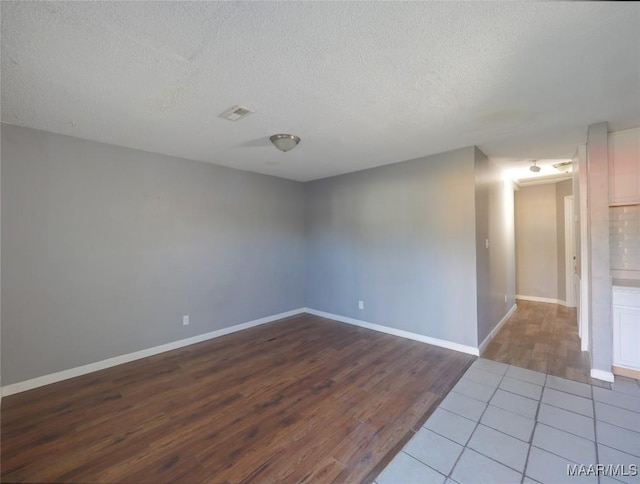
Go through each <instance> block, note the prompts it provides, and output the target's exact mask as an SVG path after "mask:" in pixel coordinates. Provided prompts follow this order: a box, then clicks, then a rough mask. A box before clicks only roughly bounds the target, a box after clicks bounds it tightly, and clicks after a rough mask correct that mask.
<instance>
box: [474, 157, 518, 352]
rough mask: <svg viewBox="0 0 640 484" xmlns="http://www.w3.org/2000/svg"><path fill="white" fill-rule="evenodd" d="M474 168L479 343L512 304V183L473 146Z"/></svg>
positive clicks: (513, 272) (513, 260)
mask: <svg viewBox="0 0 640 484" xmlns="http://www.w3.org/2000/svg"><path fill="white" fill-rule="evenodd" d="M475 170H476V200H475V201H476V261H477V262H476V264H477V276H476V277H477V299H478V342H479V343H482V341H483V340H484V339H485V338H486V337H487V336H488V335H489V333H490V332H491V330H492V329H493V328H495V327H496V325H497V324H498V323H499V322H500V320H501V319H502V318H503V317H504V315H505V314H506V313H507V312H508V311H509V309H510V308H511V307H512V306H513V305H514V304H515V247H514V225H513V224H514V215H513V184H512V182H510V181H508V182H506V181H504V180H503V179H502V174H501V170H500V169H499V168H498V167H497V166H496V165H495V164H494V163H493V162H492V161H491V160H489V159H488V158H487V157H486V155H485V154H484V153H482V151H480V150H479V149H477V148H476V149H475ZM487 239H488V240H489V247H487V246H486V240H487ZM505 296H506V301H505Z"/></svg>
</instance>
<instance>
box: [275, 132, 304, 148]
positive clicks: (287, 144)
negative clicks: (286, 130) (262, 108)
mask: <svg viewBox="0 0 640 484" xmlns="http://www.w3.org/2000/svg"><path fill="white" fill-rule="evenodd" d="M269 139H270V140H271V142H272V143H273V145H274V146H275V147H276V148H278V149H279V150H280V151H290V150H292V149H294V148H295V147H296V146H298V143H300V138H299V137H298V136H296V135H293V134H274V135H273V136H271V137H270V138H269Z"/></svg>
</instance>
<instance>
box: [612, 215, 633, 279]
mask: <svg viewBox="0 0 640 484" xmlns="http://www.w3.org/2000/svg"><path fill="white" fill-rule="evenodd" d="M609 248H610V252H611V269H613V270H616V269H618V270H626V271H640V205H627V206H623V207H610V208H609Z"/></svg>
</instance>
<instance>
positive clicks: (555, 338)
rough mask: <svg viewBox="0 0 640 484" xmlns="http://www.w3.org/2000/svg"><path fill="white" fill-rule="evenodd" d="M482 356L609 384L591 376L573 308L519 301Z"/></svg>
mask: <svg viewBox="0 0 640 484" xmlns="http://www.w3.org/2000/svg"><path fill="white" fill-rule="evenodd" d="M481 356H482V357H483V358H488V359H490V360H495V361H499V362H501V363H507V364H509V365H514V366H519V367H522V368H527V369H529V370H534V371H539V372H541V373H548V374H551V375H555V376H560V377H563V378H568V379H571V380H577V381H580V382H583V383H589V384H591V385H597V386H603V387H608V386H609V385H608V384H607V383H606V382H602V381H600V380H596V379H594V378H591V376H590V371H591V362H590V360H589V354H588V353H587V352H582V351H581V350H580V338H579V337H578V323H577V315H576V309H575V308H567V307H565V306H561V305H559V304H549V303H540V302H532V301H524V300H518V309H517V310H516V312H515V313H514V314H513V315H512V316H511V317H510V318H509V320H508V321H507V322H506V323H505V324H504V326H503V327H502V328H501V329H500V331H498V333H497V334H496V336H495V337H494V338H493V340H492V341H491V342H490V343H489V344H488V345H487V347H486V348H485V350H484V351H483V352H482V355H481Z"/></svg>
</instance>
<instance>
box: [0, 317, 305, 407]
mask: <svg viewBox="0 0 640 484" xmlns="http://www.w3.org/2000/svg"><path fill="white" fill-rule="evenodd" d="M303 312H305V310H304V309H303V308H299V309H294V310H291V311H286V312H284V313H280V314H274V315H272V316H267V317H264V318H260V319H255V320H253V321H248V322H246V323H241V324H236V325H235V326H229V327H228V328H222V329H217V330H216V331H211V332H210V333H204V334H199V335H197V336H192V337H191V338H186V339H181V340H178V341H172V342H171V343H167V344H164V345H160V346H155V347H153V348H147V349H144V350H140V351H135V352H133V353H128V354H126V355H120V356H115V357H113V358H108V359H106V360H102V361H96V362H95V363H89V364H88V365H83V366H78V367H76V368H70V369H68V370H63V371H59V372H56V373H51V374H49V375H44V376H39V377H37V378H32V379H30V380H25V381H21V382H18V383H12V384H11V385H7V386H4V387H2V389H1V392H0V393H1V395H2V396H4V397H6V396H8V395H13V394H14V393H20V392H25V391H27V390H32V389H34V388H38V387H41V386H44V385H49V384H51V383H56V382H59V381H62V380H68V379H69V378H74V377H76V376H80V375H86V374H87V373H92V372H94V371H99V370H104V369H106V368H111V367H112V366H116V365H122V364H123V363H129V362H130V361H135V360H139V359H141V358H146V357H148V356H153V355H157V354H159V353H164V352H165V351H171V350H175V349H178V348H182V347H184V346H189V345H192V344H195V343H200V342H202V341H207V340H210V339H213V338H218V337H220V336H224V335H226V334H230V333H235V332H237V331H242V330H243V329H248V328H253V327H254V326H260V325H261V324H266V323H270V322H272V321H276V320H278V319H282V318H287V317H289V316H295V315H296V314H301V313H303Z"/></svg>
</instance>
